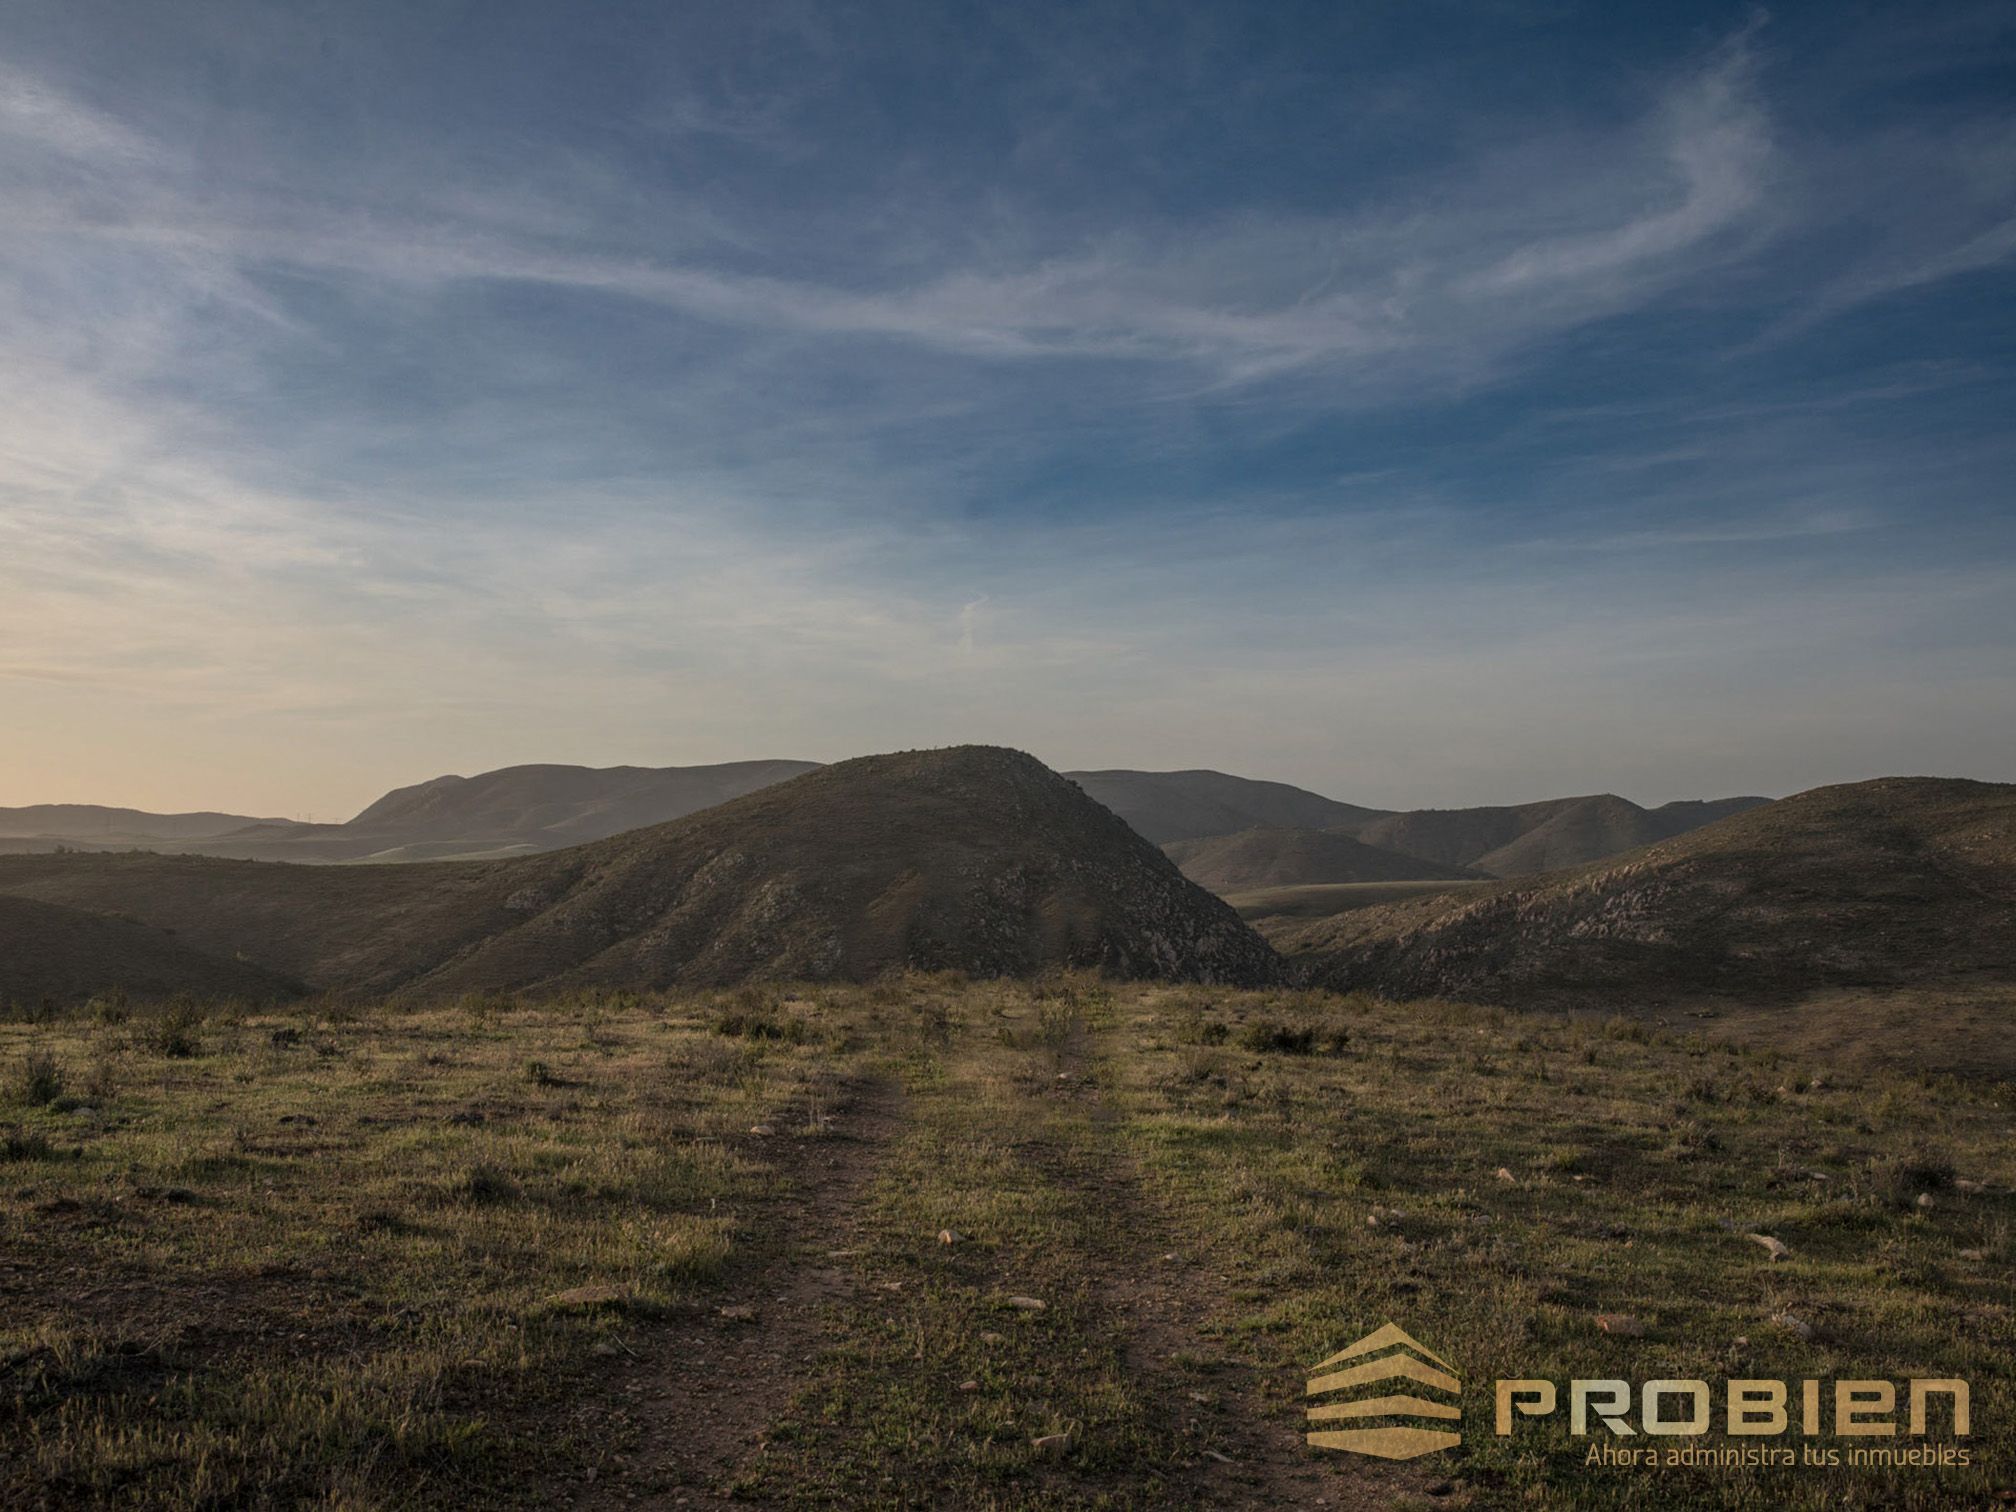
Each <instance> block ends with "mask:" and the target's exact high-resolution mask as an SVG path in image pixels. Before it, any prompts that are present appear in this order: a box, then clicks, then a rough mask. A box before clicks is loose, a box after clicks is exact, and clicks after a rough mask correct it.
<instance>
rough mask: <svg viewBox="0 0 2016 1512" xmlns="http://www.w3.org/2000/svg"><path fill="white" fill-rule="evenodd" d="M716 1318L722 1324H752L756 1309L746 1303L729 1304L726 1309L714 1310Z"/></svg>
mask: <svg viewBox="0 0 2016 1512" xmlns="http://www.w3.org/2000/svg"><path fill="white" fill-rule="evenodd" d="M714 1314H715V1316H716V1317H718V1318H720V1319H721V1321H722V1322H724V1323H754V1322H755V1321H756V1309H755V1308H754V1307H752V1306H751V1305H750V1304H749V1303H747V1302H731V1303H730V1304H729V1305H728V1306H726V1307H717V1308H715V1309H714Z"/></svg>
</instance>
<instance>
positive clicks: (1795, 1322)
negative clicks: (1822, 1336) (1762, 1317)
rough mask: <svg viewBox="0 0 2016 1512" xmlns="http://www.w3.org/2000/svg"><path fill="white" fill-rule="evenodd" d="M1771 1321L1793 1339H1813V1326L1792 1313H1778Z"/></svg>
mask: <svg viewBox="0 0 2016 1512" xmlns="http://www.w3.org/2000/svg"><path fill="white" fill-rule="evenodd" d="M1771 1321H1772V1322H1773V1323H1776V1324H1777V1325H1778V1326H1779V1327H1780V1328H1782V1329H1784V1330H1785V1331H1786V1332H1787V1333H1789V1334H1791V1335H1792V1336H1793V1337H1794V1338H1798V1339H1810V1338H1812V1337H1813V1325H1812V1324H1811V1323H1808V1322H1807V1321H1806V1320H1805V1319H1804V1318H1801V1317H1797V1316H1795V1315H1794V1314H1792V1313H1789V1312H1783V1313H1779V1314H1778V1315H1777V1316H1776V1317H1774V1318H1773V1319H1772V1320H1771Z"/></svg>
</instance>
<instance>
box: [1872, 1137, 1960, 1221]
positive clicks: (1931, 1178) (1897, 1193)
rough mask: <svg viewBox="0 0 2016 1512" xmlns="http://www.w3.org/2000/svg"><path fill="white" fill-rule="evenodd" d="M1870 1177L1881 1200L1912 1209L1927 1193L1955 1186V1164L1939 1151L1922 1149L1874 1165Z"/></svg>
mask: <svg viewBox="0 0 2016 1512" xmlns="http://www.w3.org/2000/svg"><path fill="white" fill-rule="evenodd" d="M1869 1174H1870V1178H1871V1181H1872V1184H1873V1186H1874V1187H1875V1190H1876V1195H1877V1196H1879V1197H1881V1198H1882V1199H1883V1200H1884V1201H1886V1202H1892V1203H1895V1204H1896V1205H1897V1206H1898V1207H1909V1206H1911V1204H1912V1203H1914V1202H1916V1201H1917V1200H1918V1198H1919V1197H1920V1196H1921V1195H1922V1194H1923V1193H1926V1192H1939V1191H1944V1190H1946V1189H1947V1188H1948V1187H1950V1186H1952V1185H1953V1162H1952V1160H1951V1159H1950V1158H1949V1157H1948V1156H1946V1155H1945V1154H1943V1153H1941V1152H1939V1151H1937V1150H1930V1149H1924V1148H1920V1149H1916V1150H1910V1151H1907V1152H1906V1153H1904V1154H1902V1155H1892V1156H1886V1157H1880V1158H1878V1159H1876V1160H1873V1161H1871V1162H1870V1165H1869Z"/></svg>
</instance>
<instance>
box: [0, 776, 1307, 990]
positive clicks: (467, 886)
mask: <svg viewBox="0 0 2016 1512" xmlns="http://www.w3.org/2000/svg"><path fill="white" fill-rule="evenodd" d="M0 893H9V894H13V895H16V896H26V897H32V898H35V899H37V900H39V901H43V902H48V903H56V904H62V905H65V906H68V907H71V908H84V909H90V910H95V911H97V912H98V913H101V914H106V913H113V912H121V913H125V914H129V915H131V916H132V917H134V918H135V919H138V920H141V921H144V922H145V923H146V924H148V925H150V926H153V927H156V928H165V929H172V930H174V931H176V933H177V935H178V937H179V938H180V939H181V940H182V941H183V942H185V943H186V944H187V945H189V946H190V947H192V948H196V949H199V950H202V951H204V952H206V953H207V954H209V955H212V956H216V957H219V958H224V959H232V958H236V957H238V956H240V955H242V956H244V957H245V958H246V959H248V960H249V961H251V962H254V963H256V964H257V965H259V966H260V967H262V968H263V969H266V970H269V971H271V972H274V973H277V974H279V975H282V976H284V977H287V978H289V979H293V980H298V981H300V982H302V983H304V984H306V985H308V986H310V987H313V988H318V989H329V990H343V991H364V992H418V993H422V994H428V995H438V994H442V993H452V992H460V991H472V990H488V989H492V988H495V989H514V990H515V989H520V988H535V987H536V988H542V989H545V988H553V989H558V988H564V987H570V986H584V985H605V986H622V987H634V988H642V987H652V986H671V985H681V984H704V983H721V982H733V981H740V980H746V979H749V978H752V977H765V978H767V977H804V978H808V979H824V978H844V979H859V978H864V977H868V976H874V975H877V974H880V973H882V972H885V971H890V970H902V969H912V968H914V969H927V970H937V969H945V970H958V971H966V972H969V973H971V974H974V975H1014V974H1024V973H1030V972H1038V971H1042V970H1047V969H1051V968H1056V967H1084V968H1090V969H1101V970H1107V971H1111V972H1113V973H1115V974H1116V975H1122V976H1134V975H1139V976H1148V977H1155V978H1161V979H1170V980H1196V981H1207V982H1209V981H1221V982H1228V983H1230V982H1244V983H1254V982H1265V981H1271V980H1273V979H1275V977H1276V976H1277V975H1278V970H1279V963H1278V961H1277V959H1276V958H1275V956H1274V953H1273V951H1272V949H1271V948H1270V947H1268V946H1267V945H1266V943H1265V942H1264V941H1262V940H1261V939H1260V938H1259V936H1258V935H1256V934H1254V933H1253V932H1252V931H1251V930H1250V929H1249V928H1248V927H1247V926H1246V925H1245V924H1244V923H1243V922H1242V921H1240V919H1239V918H1238V916H1237V915H1236V914H1235V913H1233V912H1232V910H1231V909H1230V908H1229V907H1227V906H1226V905H1225V904H1224V903H1222V902H1221V901H1220V900H1219V899H1217V898H1215V897H1213V896H1212V895H1211V894H1209V893H1207V892H1205V891H1204V890H1203V889H1201V888H1198V887H1196V886H1195V885H1194V884H1193V883H1191V882H1190V881H1189V880H1188V879H1187V878H1185V877H1183V875H1182V874H1181V873H1180V872H1179V871H1178V870H1177V869H1176V867H1175V865H1174V863H1173V862H1171V861H1170V860H1169V859H1168V858H1167V857H1166V856H1164V855H1162V854H1161V852H1160V851H1158V850H1156V849H1155V848H1154V847H1153V846H1152V845H1150V844H1149V843H1148V842H1147V841H1145V840H1143V839H1142V838H1141V837H1140V836H1139V835H1137V834H1136V833H1135V832H1134V831H1133V830H1131V829H1129V828H1128V827H1127V826H1126V825H1125V823H1124V822H1123V821H1121V820H1119V819H1118V818H1116V817H1115V816H1114V815H1113V814H1111V813H1110V812H1108V811H1107V810H1105V809H1104V808H1102V807H1100V806H1099V805H1097V804H1096V803H1094V802H1092V800H1090V799H1089V798H1087V797H1086V796H1085V795H1084V794H1083V793H1082V792H1081V791H1080V790H1079V789H1078V788H1077V787H1076V786H1074V785H1073V784H1071V783H1069V782H1066V781H1065V780H1063V779H1062V778H1060V777H1058V776H1057V774H1055V773H1054V772H1051V771H1050V770H1049V769H1048V768H1047V767H1044V766H1043V765H1042V764H1041V763H1040V762H1038V761H1036V760H1035V758H1033V757H1030V756H1027V755H1024V754H1022V753H1020V752H1012V751H1005V750H1002V749H1000V748H994V747H955V748H950V749H949V750H945V751H937V752H903V753H895V754H892V755H887V756H875V757H861V758H857V759H855V760H854V761H850V762H842V763H838V764H836V765H834V766H830V767H822V768H818V769H816V770H815V771H812V772H809V773H806V774H804V775H802V776H800V777H797V778H793V779H791V780H789V781H786V782H784V783H780V784H775V785H772V786H769V787H765V788H762V789H759V790H757V791H755V792H753V793H749V794H746V795H744V796H743V797H741V798H738V799H735V800H732V801H731V802H729V803H726V804H721V805H717V806H715V807H713V808H710V809H706V810H703V811H701V812H700V813H697V814H693V815H688V816H686V817H684V818H681V819H676V820H672V821H669V822H668V823H666V824H663V825H657V826H652V827H649V828H646V829H638V830H631V831H627V832H624V833H622V834H619V835H616V836H614V837H610V838H606V839H603V840H598V841H594V842H590V843H588V844H585V845H581V846H575V847H571V848H568V849H565V850H559V851H554V852H549V853H545V854H541V855H535V856H528V857H524V858H520V859H515V860H507V861H472V862H435V863H428V862H420V863H415V864H413V865H410V866H400V867H363V868H359V867H290V866H284V865H276V864H274V863H264V862H256V861H233V860H223V859H217V858H209V857H197V856H186V855H182V856H177V855H153V854H145V853H141V854H133V855H111V856H98V855H72V856H12V857H0ZM0 957H4V953H0Z"/></svg>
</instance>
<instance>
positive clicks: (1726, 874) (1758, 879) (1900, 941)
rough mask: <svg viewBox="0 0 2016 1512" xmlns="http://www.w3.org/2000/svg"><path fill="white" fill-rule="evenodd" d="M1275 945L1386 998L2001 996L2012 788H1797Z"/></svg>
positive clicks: (1576, 1001) (2011, 922) (2013, 929)
mask: <svg viewBox="0 0 2016 1512" xmlns="http://www.w3.org/2000/svg"><path fill="white" fill-rule="evenodd" d="M1273 938H1274V941H1275V943H1276V944H1277V945H1278V946H1279V947H1280V948H1281V949H1282V950H1283V951H1284V952H1286V953H1287V954H1288V955H1289V958H1290V960H1291V962H1292V963H1293V964H1295V965H1296V966H1297V967H1298V968H1299V971H1300V974H1301V975H1302V976H1304V977H1305V978H1306V979H1308V980H1311V981H1314V982H1318V983H1321V984H1323V985H1327V986H1334V987H1339V988H1345V989H1363V990H1369V991H1373V992H1378V993H1382V994H1385V995H1389V996H1393V997H1457V998H1470V999H1481V1000H1485V1001H1492V1002H1504V1003H1517V1004H1522V1005H1550V1004H1551V1005H1559V1006H1567V1007H1578V1006H1583V1007H1611V1006H1615V1005H1619V1004H1624V1003H1630V1004H1634V1005H1635V1004H1642V1003H1646V1002H1653V1003H1657V1002H1662V1001H1673V1000H1685V999H1698V998H1701V997H1703V996H1725V997H1728V998H1731V999H1736V998H1741V999H1744V1000H1748V1001H1750V1002H1753V1003H1754V1002H1759V1001H1769V1000H1771V999H1773V998H1783V997H1789V996H1800V995H1805V994H1810V993H1813V992H1816V991H1821V990H1825V989H1828V988H1849V987H1853V988H1865V989H1876V988H1882V989H1898V988H1904V987H1910V986H1913V985H1914V984H1920V983H1926V982H1937V983H1941V984H1945V985H1947V986H1949V987H1950V986H1955V985H1965V984H1968V983H1974V984H1978V985H1982V986H1984V987H1988V988H1997V987H2000V988H2006V986H2007V984H2008V983H2009V981H2010V978H2011V976H2012V975H2016V785H2008V784H1999V783H1988V782H1967V781H1961V780H1958V779H1944V778H1894V777H1893V778H1882V779H1879V780H1876V781H1873V782H1861V783H1854V784H1850V785H1846V786H1840V787H1825V788H1815V789H1813V790H1812V791H1811V792H1806V793H1801V794H1799V795H1798V796H1796V797H1793V798H1787V799H1784V800H1782V801H1780V802H1777V803H1773V804H1770V805H1768V806H1766V807H1762V808H1755V809H1752V810H1750V811H1747V812H1743V813H1739V814H1736V815H1733V816H1730V817H1728V818H1725V819H1723V820H1722V821H1721V822H1719V823H1715V824H1712V825H1708V826H1705V827H1702V828H1699V829H1696V830H1693V831H1692V832H1690V833H1688V834H1685V835H1682V836H1679V837H1677V838H1674V839H1669V840H1666V841H1663V842H1661V843H1658V844H1655V845H1653V846H1651V847H1649V848H1647V849H1642V850H1637V851H1633V852H1632V853H1630V854H1629V855H1627V856H1623V857H1619V858H1617V859H1615V860H1608V859H1606V860H1602V861H1598V862H1595V863H1593V864H1590V865H1584V866H1580V867H1576V868H1574V869H1572V870H1569V871H1565V872H1560V873H1554V874H1550V875H1547V876H1543V877H1537V878H1532V879H1524V880H1516V881H1510V882H1506V883H1504V884H1503V885H1500V886H1497V887H1493V888H1489V889H1486V890H1481V891H1479V890H1471V891H1464V892H1459V893H1452V894H1445V895H1442V896H1435V897H1427V898H1423V899H1420V900H1416V901H1409V902H1402V903H1394V904H1390V905H1388V906H1385V907H1381V908H1369V909H1364V910H1360V911H1356V912H1352V913H1347V914H1340V915H1338V916H1336V917H1334V918H1328V919H1321V920H1317V921H1314V922H1301V923H1295V922H1290V923H1288V924H1286V925H1284V926H1283V927H1282V928H1280V929H1278V930H1276V931H1273ZM2004 998H2005V1000H2006V992H2005V993H2004ZM1935 1028H1936V1025H1935V1024H1934V1023H1932V1022H1927V1023H1924V1024H1921V1025H1920V1026H1919V1032H1920V1033H1931V1032H1934V1030H1935Z"/></svg>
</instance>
